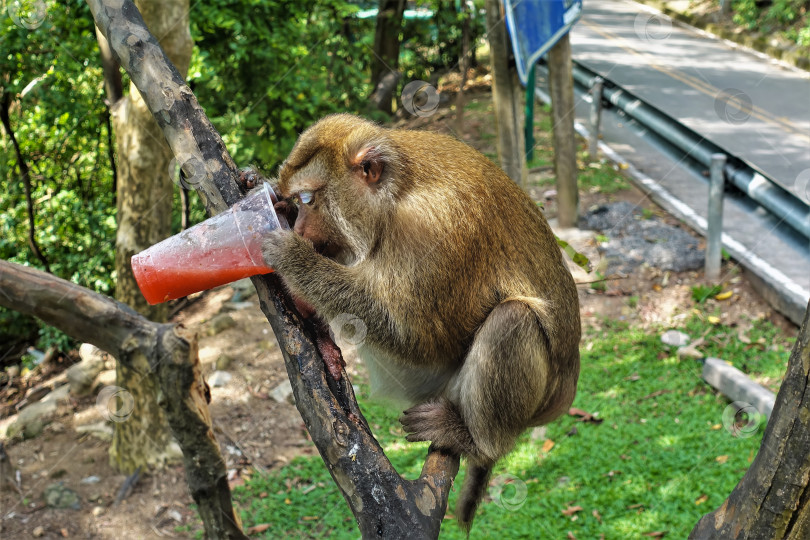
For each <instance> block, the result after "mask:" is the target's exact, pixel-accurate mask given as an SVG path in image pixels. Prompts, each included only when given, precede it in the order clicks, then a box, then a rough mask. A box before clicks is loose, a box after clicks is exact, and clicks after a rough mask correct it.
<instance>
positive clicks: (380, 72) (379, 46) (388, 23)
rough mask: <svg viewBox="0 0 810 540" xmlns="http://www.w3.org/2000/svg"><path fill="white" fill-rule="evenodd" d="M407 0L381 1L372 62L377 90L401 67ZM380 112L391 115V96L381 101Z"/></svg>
mask: <svg viewBox="0 0 810 540" xmlns="http://www.w3.org/2000/svg"><path fill="white" fill-rule="evenodd" d="M404 12H405V0H380V7H379V10H378V12H377V28H376V31H375V32H374V58H373V59H372V62H371V84H372V86H373V87H374V88H375V89H376V88H377V86H378V85H379V84H380V82H382V79H383V77H385V76H386V75H387V74H388V73H389V72H396V71H397V68H398V67H399V33H400V30H401V29H402V14H403V13H404ZM379 103H380V106H379V108H380V110H381V111H385V112H387V113H389V114H390V113H391V96H390V95H389V96H388V99H381V100H380V102H379Z"/></svg>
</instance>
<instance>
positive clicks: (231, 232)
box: [132, 184, 289, 305]
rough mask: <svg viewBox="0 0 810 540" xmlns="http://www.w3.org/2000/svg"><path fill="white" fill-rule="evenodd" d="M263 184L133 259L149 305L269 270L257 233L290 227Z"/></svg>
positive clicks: (272, 195) (274, 199) (259, 234)
mask: <svg viewBox="0 0 810 540" xmlns="http://www.w3.org/2000/svg"><path fill="white" fill-rule="evenodd" d="M277 201H278V198H277V197H276V194H275V193H274V192H273V189H272V188H271V187H270V186H269V185H268V184H263V185H262V187H260V188H258V189H256V190H254V191H253V192H251V193H250V195H248V196H247V197H245V198H244V199H242V200H241V201H239V202H238V203H236V204H235V205H233V206H232V207H231V208H229V209H228V210H226V211H224V212H222V213H221V214H217V215H216V216H213V217H210V218H208V219H207V220H205V221H203V222H202V223H198V224H197V225H195V226H193V227H191V228H190V229H187V230H185V231H183V232H181V233H180V234H176V235H174V236H172V237H171V238H167V239H166V240H164V241H162V242H160V243H158V244H155V245H154V246H152V247H150V248H149V249H147V250H145V251H142V252H140V253H138V254H137V255H134V256H133V257H132V272H133V274H135V281H137V282H138V287H140V289H141V293H143V296H144V298H146V301H147V302H149V303H150V304H152V305H155V304H160V303H162V302H166V301H167V300H173V299H175V298H182V297H183V296H188V295H189V294H191V293H195V292H198V291H204V290H207V289H211V288H214V287H217V286H219V285H224V284H225V283H231V282H232V281H236V280H238V279H242V278H245V277H249V276H255V275H257V274H267V273H270V272H272V271H273V269H272V268H271V267H269V266H268V265H267V264H266V263H265V262H264V259H263V257H262V237H263V236H264V235H265V234H266V233H267V232H269V231H272V230H274V229H277V228H279V227H283V228H289V226H288V225H287V221H286V220H285V219H284V217H283V216H277V215H276V212H275V210H274V208H273V205H274V204H275V203H276V202H277Z"/></svg>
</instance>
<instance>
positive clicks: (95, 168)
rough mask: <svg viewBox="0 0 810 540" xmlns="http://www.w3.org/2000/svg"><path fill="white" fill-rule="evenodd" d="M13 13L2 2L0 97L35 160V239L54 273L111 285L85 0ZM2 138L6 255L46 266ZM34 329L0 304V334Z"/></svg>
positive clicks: (99, 107)
mask: <svg viewBox="0 0 810 540" xmlns="http://www.w3.org/2000/svg"><path fill="white" fill-rule="evenodd" d="M30 4H35V3H30ZM9 10H10V11H11V7H9ZM15 15H17V21H15V20H14V19H12V17H11V16H9V15H7V13H6V12H3V13H2V18H0V42H2V43H3V46H2V50H3V53H2V55H0V98H2V99H0V102H4V103H7V104H8V112H9V117H10V123H11V127H12V129H13V131H14V135H15V136H16V139H17V141H18V142H19V144H20V151H21V153H22V156H23V159H24V160H25V161H26V163H27V165H28V167H29V168H30V170H31V183H32V198H33V201H34V204H35V211H36V232H35V236H36V241H37V243H38V244H39V246H40V247H41V249H42V251H43V252H44V254H45V257H46V258H47V259H48V261H49V264H50V268H51V270H52V271H53V272H54V274H56V275H58V276H60V277H63V278H66V279H70V280H72V281H74V282H76V283H80V284H82V285H85V286H88V287H90V288H92V289H95V290H98V291H102V292H109V291H110V290H111V289H112V286H113V276H112V275H111V270H112V267H113V264H112V261H113V249H112V248H113V244H114V238H115V212H114V208H115V204H114V195H113V189H112V172H111V171H112V169H111V167H110V163H109V158H108V144H107V141H108V139H107V108H106V106H105V104H104V94H103V87H102V82H101V81H102V76H101V68H100V67H99V64H98V61H97V58H98V53H97V50H96V37H95V31H94V27H93V23H92V18H91V16H90V12H89V9H88V8H87V5H86V4H85V3H84V2H82V1H79V0H73V1H68V2H64V3H60V4H52V5H50V4H49V10H48V12H47V16H45V17H44V19H41V24H39V22H40V19H38V18H36V14H34V17H33V18H30V19H28V20H27V23H26V20H23V21H20V20H19V16H20V15H24V13H23V14H21V13H19V12H17V13H15ZM38 24H39V25H38ZM26 26H29V27H31V28H26ZM0 148H2V152H0V258H2V259H6V260H10V261H14V262H18V263H24V264H31V265H34V266H40V267H41V264H40V263H39V261H38V260H37V259H36V258H35V257H34V255H33V252H32V250H31V247H30V246H29V244H28V242H27V234H28V223H27V214H26V204H25V196H24V189H23V184H22V182H21V179H20V166H19V163H18V160H17V156H16V153H15V151H14V148H13V146H12V144H11V138H10V134H9V133H6V132H5V130H3V135H2V139H0ZM35 329H36V327H35V326H34V325H33V324H32V323H31V321H30V320H26V319H23V318H22V317H19V316H16V315H14V314H11V313H9V312H8V311H0V332H2V333H3V334H6V338H4V337H3V336H2V335H0V342H5V341H6V339H9V337H8V336H9V335H10V336H20V335H27V334H29V333H30V332H31V331H32V330H35ZM50 334H51V335H52V333H50Z"/></svg>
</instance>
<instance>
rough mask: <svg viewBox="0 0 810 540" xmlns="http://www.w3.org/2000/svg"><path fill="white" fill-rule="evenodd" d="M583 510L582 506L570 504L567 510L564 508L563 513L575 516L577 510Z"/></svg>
mask: <svg viewBox="0 0 810 540" xmlns="http://www.w3.org/2000/svg"><path fill="white" fill-rule="evenodd" d="M582 510H583V509H582V507H581V506H569V507H568V508H566V509H565V510H562V513H563V515H564V516H573V515H574V514H576V513H577V512H582Z"/></svg>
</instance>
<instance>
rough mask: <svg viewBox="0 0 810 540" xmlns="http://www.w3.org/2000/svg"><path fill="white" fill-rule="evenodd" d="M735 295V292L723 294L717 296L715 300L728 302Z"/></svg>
mask: <svg viewBox="0 0 810 540" xmlns="http://www.w3.org/2000/svg"><path fill="white" fill-rule="evenodd" d="M733 294H734V291H725V292H721V293H720V294H717V295H715V296H714V299H715V300H728V299H729V298H731V297H732V295H733Z"/></svg>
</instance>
